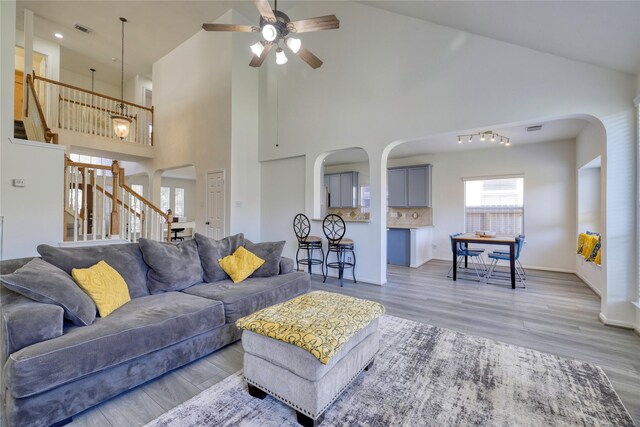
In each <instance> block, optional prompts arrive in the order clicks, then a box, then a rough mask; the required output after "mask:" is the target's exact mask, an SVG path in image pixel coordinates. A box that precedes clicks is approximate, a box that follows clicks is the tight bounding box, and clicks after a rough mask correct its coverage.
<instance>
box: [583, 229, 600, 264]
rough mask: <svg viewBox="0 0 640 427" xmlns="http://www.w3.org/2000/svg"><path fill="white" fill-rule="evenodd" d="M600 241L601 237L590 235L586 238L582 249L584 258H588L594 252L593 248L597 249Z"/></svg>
mask: <svg viewBox="0 0 640 427" xmlns="http://www.w3.org/2000/svg"><path fill="white" fill-rule="evenodd" d="M599 240H600V236H598V235H594V234H588V235H586V236H585V238H584V246H583V247H582V253H581V254H582V256H583V257H585V258H588V257H589V255H591V252H593V248H595V246H596V244H597V243H598V241H599Z"/></svg>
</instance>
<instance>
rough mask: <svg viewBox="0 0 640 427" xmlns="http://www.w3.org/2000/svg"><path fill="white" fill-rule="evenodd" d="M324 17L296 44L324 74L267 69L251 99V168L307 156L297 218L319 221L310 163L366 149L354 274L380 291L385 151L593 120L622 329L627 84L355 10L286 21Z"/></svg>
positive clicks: (626, 274) (624, 79)
mask: <svg viewBox="0 0 640 427" xmlns="http://www.w3.org/2000/svg"><path fill="white" fill-rule="evenodd" d="M329 13H335V14H336V16H338V17H339V18H340V20H341V22H342V23H343V25H342V26H341V28H340V29H339V30H337V31H323V32H318V33H311V34H305V35H304V38H303V41H302V42H303V45H305V46H306V47H307V48H309V49H310V50H312V51H313V52H314V53H315V54H316V55H318V56H319V57H320V58H321V59H322V60H323V61H324V65H323V66H322V68H320V69H318V70H311V69H310V68H308V66H307V65H306V64H304V63H302V62H301V61H298V60H297V59H296V58H292V59H291V60H290V61H289V62H288V63H287V66H286V67H276V66H275V65H273V64H272V63H271V62H270V61H267V64H266V66H263V68H265V70H264V73H266V74H267V75H266V76H264V77H262V78H261V81H265V82H267V83H269V84H271V85H270V87H268V88H265V89H263V90H261V96H263V97H265V99H263V100H261V102H260V104H261V115H262V117H261V120H260V123H261V140H260V159H261V160H273V159H278V158H286V157H293V156H305V159H306V168H305V173H306V179H305V183H306V185H305V190H306V191H305V206H306V208H305V211H306V212H307V213H312V212H315V211H316V210H319V202H320V195H319V194H316V193H319V191H314V189H316V188H320V185H319V182H318V179H319V178H316V177H315V172H316V170H315V168H316V166H317V165H316V159H317V158H318V156H322V155H323V154H324V153H326V152H328V151H331V150H335V149H341V148H347V147H352V146H360V147H362V148H364V149H365V150H366V151H367V153H368V155H369V161H370V164H371V185H370V188H371V192H372V193H371V194H372V200H371V203H372V207H371V226H372V228H371V229H370V230H369V233H368V241H367V245H368V246H370V247H374V248H376V251H375V253H373V254H372V257H370V258H368V259H365V260H364V261H363V263H366V265H365V266H364V267H365V268H366V270H367V271H368V272H370V274H373V275H375V276H377V277H378V279H379V280H380V281H384V280H386V265H385V259H386V256H385V252H384V248H385V246H386V234H385V228H384V218H385V216H384V213H385V211H386V202H385V200H384V197H383V194H384V192H383V189H384V188H385V187H386V173H385V172H386V156H387V154H388V151H389V150H390V149H391V148H392V146H393V144H395V143H398V142H400V141H405V140H414V139H420V138H423V137H425V136H429V135H436V134H440V133H444V132H453V131H461V130H485V129H487V128H494V127H495V128H500V127H503V126H504V125H508V124H525V123H531V122H532V121H534V120H536V121H544V120H547V119H554V118H564V117H576V116H580V117H585V116H586V117H596V118H597V120H600V121H601V122H602V124H603V125H604V128H605V130H606V135H607V145H606V156H603V175H605V177H606V183H607V184H606V185H607V188H606V189H605V190H612V191H605V190H603V195H604V196H603V197H604V198H605V200H606V201H607V202H606V203H607V215H606V216H605V217H604V218H605V219H604V221H605V224H606V227H607V230H606V238H605V241H604V246H605V250H606V249H607V247H609V249H608V250H606V252H605V254H607V255H605V256H606V257H609V258H611V259H614V258H615V264H616V265H615V267H616V268H606V263H607V261H606V260H605V261H604V265H605V270H606V272H607V283H608V284H609V286H608V287H607V296H608V298H607V299H606V300H603V309H602V311H603V313H604V317H605V318H606V319H607V321H609V322H610V323H612V322H614V321H615V322H617V323H618V324H622V323H624V324H627V325H628V324H630V322H632V321H633V320H632V319H633V318H634V313H633V311H632V309H631V304H630V302H629V301H630V298H631V297H632V294H635V293H636V290H635V282H636V267H635V264H636V260H637V258H636V254H635V251H636V248H635V233H636V231H635V230H636V212H635V199H636V183H635V176H636V164H635V163H636V162H635V159H636V157H635V151H636V150H635V145H636V144H635V129H634V126H635V118H634V114H633V109H632V104H631V100H632V98H633V96H634V94H635V91H636V77H635V76H632V75H629V74H625V73H621V72H618V71H614V70H610V69H606V68H602V67H598V66H594V65H590V64H585V63H580V62H577V61H572V60H569V59H566V58H562V57H558V56H554V55H550V54H546V53H542V52H537V51H534V50H530V49H526V48H522V47H519V46H515V45H511V44H508V43H503V42H499V41H496V40H492V39H488V38H484V37H480V36H476V35H473V34H469V33H465V32H463V31H459V30H455V29H452V28H448V27H443V26H439V25H436V24H432V23H429V22H424V21H420V20H417V19H413V18H408V17H404V16H399V15H395V14H393V13H389V12H386V11H383V10H379V9H376V8H372V7H368V6H365V5H362V4H358V3H354V2H330V3H322V2H301V3H300V4H299V6H297V7H295V8H293V9H292V10H291V11H289V15H290V16H319V15H325V14H329ZM381 28H383V29H384V30H383V31H381V30H380V29H381ZM301 38H302V36H301ZM381 52H384V54H382V55H381ZM487 58H496V60H495V61H492V60H487ZM513 70H518V72H514V71H513ZM273 82H275V84H272V83H273ZM301 94H304V96H301ZM276 95H277V96H276ZM262 106H264V107H265V108H264V109H262ZM276 118H279V119H278V120H277V121H276V120H275V119H276ZM597 120H596V121H597ZM276 136H277V140H276V139H274V137H276ZM276 145H277V146H276ZM573 179H574V181H575V172H574V178H573ZM614 189H615V191H613V190H614ZM436 226H437V222H436ZM623 230H624V231H623ZM630 236H633V237H630ZM361 259H362V257H361ZM563 264H564V263H563ZM611 319H613V321H612V320H611ZM603 320H604V319H603Z"/></svg>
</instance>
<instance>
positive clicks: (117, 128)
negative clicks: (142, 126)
mask: <svg viewBox="0 0 640 427" xmlns="http://www.w3.org/2000/svg"><path fill="white" fill-rule="evenodd" d="M125 111H126V110H125ZM111 121H112V122H113V132H114V133H115V134H116V136H117V137H118V138H120V139H125V138H126V137H127V136H129V129H130V128H131V119H130V118H129V117H126V116H117V115H115V114H114V115H112V116H111Z"/></svg>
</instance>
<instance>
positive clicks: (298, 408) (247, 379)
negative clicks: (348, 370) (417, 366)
mask: <svg viewBox="0 0 640 427" xmlns="http://www.w3.org/2000/svg"><path fill="white" fill-rule="evenodd" d="M377 354H378V352H376V354H374V355H373V356H372V357H371V359H369V361H368V362H367V363H365V364H364V366H363V367H362V368H360V369H359V370H358V372H356V373H355V374H354V375H353V376H352V377H351V379H350V380H349V382H347V383H346V384H345V385H344V387H342V388H341V389H340V391H339V392H338V393H337V394H336V395H335V396H334V397H333V399H331V400H330V401H329V403H327V404H326V405H325V406H324V408H322V410H321V411H320V412H318V413H317V414H312V413H311V412H309V411H307V410H306V409H303V408H300V407H299V406H298V405H296V404H295V403H293V402H291V401H289V400H288V399H285V398H284V397H282V396H280V395H279V394H277V393H274V392H272V391H271V390H269V389H268V388H267V387H264V386H263V385H260V384H258V383H256V382H255V381H253V380H252V379H250V378H247V377H246V375H243V378H244V380H245V381H246V382H248V383H249V384H251V385H252V386H254V387H258V388H259V389H260V390H262V391H264V392H266V393H269V394H270V395H271V396H273V397H275V398H277V399H278V400H280V401H282V402H284V403H286V404H287V405H289V406H290V407H292V408H293V409H295V410H296V411H299V412H302V413H303V414H305V415H306V416H308V417H311V418H313V419H314V420H315V419H317V418H318V417H319V416H320V415H322V413H323V412H324V411H326V410H327V408H328V407H329V406H331V405H332V404H333V402H335V401H336V399H338V397H340V395H341V394H342V393H343V392H344V391H345V390H346V389H347V387H349V386H350V385H351V383H352V382H353V380H355V379H356V377H357V376H358V375H360V374H361V373H362V371H364V368H366V367H367V366H369V363H371V361H372V360H373V359H375V357H376V356H377Z"/></svg>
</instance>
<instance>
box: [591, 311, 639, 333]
mask: <svg viewBox="0 0 640 427" xmlns="http://www.w3.org/2000/svg"><path fill="white" fill-rule="evenodd" d="M598 319H600V321H601V322H602V323H603V324H604V325H607V326H615V327H616V328H624V329H632V330H635V331H637V327H636V325H634V324H633V323H628V322H621V321H619V320H609V319H607V316H605V315H604V314H602V313H600V314H599V315H598Z"/></svg>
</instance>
